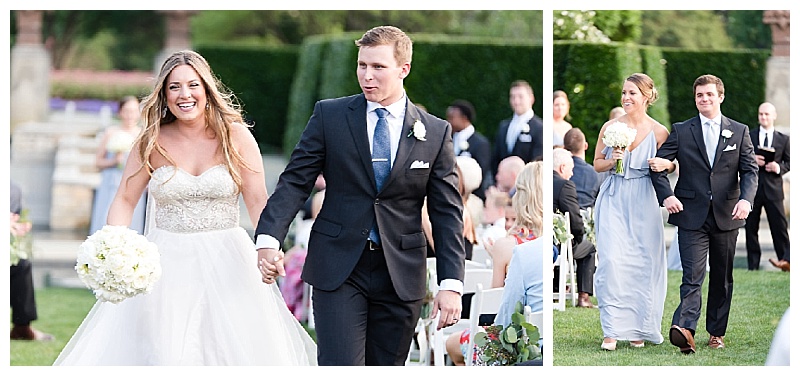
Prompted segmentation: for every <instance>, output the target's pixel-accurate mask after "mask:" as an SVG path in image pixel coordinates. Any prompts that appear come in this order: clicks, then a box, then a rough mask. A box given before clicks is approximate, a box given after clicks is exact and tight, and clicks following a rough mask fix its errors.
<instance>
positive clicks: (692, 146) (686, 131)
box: [650, 116, 758, 231]
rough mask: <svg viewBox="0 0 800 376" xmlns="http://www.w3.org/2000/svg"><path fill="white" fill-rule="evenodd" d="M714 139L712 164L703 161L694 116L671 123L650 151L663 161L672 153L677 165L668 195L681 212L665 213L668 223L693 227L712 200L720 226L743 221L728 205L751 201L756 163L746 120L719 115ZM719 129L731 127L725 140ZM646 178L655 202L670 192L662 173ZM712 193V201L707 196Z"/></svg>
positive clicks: (732, 226)
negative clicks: (666, 134)
mask: <svg viewBox="0 0 800 376" xmlns="http://www.w3.org/2000/svg"><path fill="white" fill-rule="evenodd" d="M721 123H722V124H720V140H719V143H718V144H717V153H716V156H715V158H714V167H713V168H711V165H709V163H708V156H707V154H706V147H705V141H703V126H702V125H701V124H700V117H699V116H695V117H693V118H691V119H689V120H686V121H684V122H681V123H675V124H673V125H672V132H670V134H669V137H668V138H667V140H666V141H665V142H664V144H663V145H661V148H659V149H658V152H657V153H656V156H657V157H661V158H665V159H667V160H674V159H676V158H677V160H678V161H679V163H680V165H681V170H680V177H679V178H678V182H677V184H676V185H675V191H674V195H675V197H677V198H678V199H679V200H680V201H681V203H682V204H683V211H680V212H678V213H675V214H670V215H669V221H668V222H669V223H671V224H673V225H675V226H678V227H679V228H685V229H687V230H698V229H699V228H700V227H701V226H703V223H704V222H705V220H706V217H707V214H708V208H709V205H712V204H713V212H714V220H715V221H716V222H717V226H719V228H720V229H721V230H723V231H728V230H733V229H736V228H739V227H742V226H744V222H745V221H744V220H743V219H742V220H733V215H732V213H733V208H734V206H736V203H737V202H738V201H739V200H740V199H744V200H747V201H748V202H750V204H751V205H752V203H753V199H754V198H755V195H756V189H757V188H758V165H757V164H756V161H755V157H754V155H753V143H752V142H751V141H750V133H749V131H748V128H747V126H746V125H744V124H742V123H739V122H737V121H735V120H731V119H729V118H727V117H725V116H722V120H721ZM725 130H729V131H730V132H732V136H731V137H730V138H728V139H724V137H722V133H723V132H725ZM650 178H651V179H652V181H653V186H654V187H655V190H656V195H657V196H658V202H659V204H661V205H663V203H664V199H666V198H667V197H669V196H672V195H673V190H672V189H671V188H670V184H669V180H668V178H667V172H666V171H662V172H660V173H656V172H651V173H650ZM712 196H713V198H714V199H713V200H712V199H711V198H712Z"/></svg>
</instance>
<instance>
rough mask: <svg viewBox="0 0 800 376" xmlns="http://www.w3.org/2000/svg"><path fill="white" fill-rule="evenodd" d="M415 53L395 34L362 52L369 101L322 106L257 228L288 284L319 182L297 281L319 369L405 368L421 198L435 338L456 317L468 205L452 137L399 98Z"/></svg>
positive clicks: (420, 252)
mask: <svg viewBox="0 0 800 376" xmlns="http://www.w3.org/2000/svg"><path fill="white" fill-rule="evenodd" d="M411 45H412V42H411V39H409V37H408V36H407V35H406V34H405V33H404V32H403V31H402V30H400V29H398V28H396V27H393V26H380V27H376V28H373V29H371V30H369V31H367V32H366V33H365V34H364V35H363V36H362V37H361V38H360V39H359V40H357V41H356V46H358V61H357V68H356V75H357V77H358V82H359V85H360V86H361V89H362V93H361V94H358V95H353V96H349V97H342V98H336V99H328V100H322V101H319V102H317V103H316V105H315V106H314V112H313V114H312V115H311V118H310V119H309V121H308V124H307V126H306V129H305V130H304V131H303V134H302V136H301V137H300V141H299V142H298V144H297V146H296V147H295V149H294V151H293V152H292V155H291V158H290V160H289V163H288V164H287V166H286V169H285V170H284V172H283V173H282V174H281V176H280V179H279V181H278V184H277V186H276V188H275V191H274V193H273V195H272V196H271V197H270V198H269V201H268V203H267V205H266V207H265V208H264V211H263V212H262V214H261V218H260V219H259V222H258V226H257V227H256V231H255V234H256V248H258V260H259V268H260V270H261V272H262V274H263V275H264V278H265V279H266V280H267V281H268V282H270V281H272V278H274V277H275V276H276V275H280V274H283V260H282V253H281V252H280V251H279V249H280V241H282V240H283V239H285V238H286V234H287V232H288V228H289V224H290V223H291V221H292V219H293V218H294V216H295V214H296V213H297V211H298V210H299V209H300V207H301V206H302V204H303V202H304V201H305V200H306V198H307V197H308V195H309V193H310V192H311V190H312V188H313V186H314V181H315V180H316V178H317V175H319V173H320V172H322V173H323V174H324V176H325V181H326V189H325V192H326V195H325V201H324V202H323V204H322V209H321V210H320V212H319V214H318V215H317V218H316V220H315V221H314V225H313V227H312V229H311V235H310V238H309V242H308V255H307V258H306V263H305V265H304V267H303V273H302V279H303V280H304V281H305V282H307V283H309V284H310V285H312V286H313V309H314V320H315V325H316V334H317V345H318V354H319V355H318V358H319V364H320V365H403V364H404V362H405V359H406V356H407V354H408V351H409V348H410V345H411V339H412V336H413V334H414V328H415V326H416V324H417V320H418V319H419V317H420V309H421V307H422V300H423V298H424V297H425V294H426V290H427V282H426V278H427V269H426V254H427V249H426V239H425V234H424V233H423V230H422V218H421V214H422V204H423V200H424V199H425V198H426V197H427V205H428V215H429V216H430V220H431V223H432V232H433V239H434V245H435V249H436V275H437V277H438V282H439V292H438V293H437V295H436V296H435V298H434V303H433V310H432V313H431V315H432V317H435V315H436V314H437V313H438V314H439V320H438V325H437V326H438V328H443V327H446V326H451V325H453V324H455V323H456V322H458V319H459V317H460V316H461V292H462V291H463V278H464V266H465V262H464V260H465V254H464V243H463V242H464V236H463V220H462V211H463V204H462V200H461V196H460V195H459V191H458V176H457V173H456V158H455V154H454V153H453V138H452V135H451V127H450V124H448V123H447V122H446V121H444V120H441V119H439V118H436V117H434V116H433V115H430V114H428V113H427V112H424V111H421V110H420V109H419V108H417V106H415V105H414V104H413V103H412V102H411V101H410V100H409V98H408V97H407V95H406V93H405V90H404V89H403V79H404V78H405V77H406V76H408V74H409V72H410V70H411V54H412V46H411ZM265 324H267V325H268V324H269V320H266V321H265Z"/></svg>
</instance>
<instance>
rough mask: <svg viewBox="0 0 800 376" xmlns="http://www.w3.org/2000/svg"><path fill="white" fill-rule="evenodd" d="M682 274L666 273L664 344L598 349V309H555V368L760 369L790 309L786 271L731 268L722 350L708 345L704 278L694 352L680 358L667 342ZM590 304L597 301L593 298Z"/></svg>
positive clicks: (625, 345) (678, 296) (787, 274)
mask: <svg viewBox="0 0 800 376" xmlns="http://www.w3.org/2000/svg"><path fill="white" fill-rule="evenodd" d="M680 279H681V272H679V271H670V272H669V274H668V287H667V301H666V302H665V304H664V317H663V320H662V323H661V328H662V333H663V335H664V342H663V343H661V344H660V345H653V344H651V343H649V342H648V343H647V344H646V345H645V347H644V348H638V349H637V348H631V347H630V346H628V343H627V342H622V341H620V342H618V343H617V350H616V351H604V350H601V349H600V343H601V342H602V341H603V332H602V330H601V329H600V317H599V315H600V314H599V311H598V310H597V309H585V308H576V307H568V308H567V310H566V311H563V312H561V311H553V342H554V345H553V365H554V366H673V365H675V366H683V365H685V366H728V365H737V366H759V365H764V362H765V361H766V359H767V353H768V352H769V348H770V344H771V342H772V337H773V334H774V332H775V328H776V327H777V326H778V322H779V321H780V319H781V316H782V315H783V313H784V311H785V310H786V309H787V308H788V307H789V273H781V272H775V271H763V270H762V271H748V270H746V269H740V268H737V269H734V272H733V279H734V288H733V302H732V305H731V313H730V318H729V321H728V331H727V334H726V335H725V348H724V349H719V350H711V349H710V348H709V347H708V346H707V345H706V344H707V342H708V332H706V331H705V304H706V298H707V296H708V295H707V288H708V276H706V281H705V284H704V286H703V308H702V310H701V315H700V321H699V322H698V326H697V333H696V337H695V340H696V343H697V352H696V353H695V354H692V355H683V354H681V353H680V352H679V351H678V348H677V347H675V346H672V345H671V344H670V343H669V336H668V333H669V328H670V326H671V321H672V314H673V312H674V311H675V308H676V307H677V306H678V303H680V295H679V292H678V289H679V286H680ZM593 301H594V303H596V302H597V301H596V299H594V298H593Z"/></svg>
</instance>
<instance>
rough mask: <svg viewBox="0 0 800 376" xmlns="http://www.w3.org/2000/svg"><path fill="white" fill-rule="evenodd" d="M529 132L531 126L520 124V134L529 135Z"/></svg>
mask: <svg viewBox="0 0 800 376" xmlns="http://www.w3.org/2000/svg"><path fill="white" fill-rule="evenodd" d="M530 131H531V126H530V124H528V123H524V124H522V133H529V132H530Z"/></svg>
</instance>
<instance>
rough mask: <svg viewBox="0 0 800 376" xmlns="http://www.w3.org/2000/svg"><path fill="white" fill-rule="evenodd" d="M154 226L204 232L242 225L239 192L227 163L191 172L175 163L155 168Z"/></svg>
mask: <svg viewBox="0 0 800 376" xmlns="http://www.w3.org/2000/svg"><path fill="white" fill-rule="evenodd" d="M149 190H150V195H151V197H152V198H153V199H154V200H155V205H153V207H152V212H151V213H149V215H153V216H154V224H155V227H157V228H159V229H162V230H167V231H171V232H182V233H191V232H204V231H214V230H222V229H228V228H233V227H238V226H239V195H238V194H236V193H235V192H236V186H235V184H234V182H233V179H232V178H231V175H230V173H228V169H227V168H226V167H225V165H221V164H220V165H217V166H214V167H211V168H209V169H208V170H206V171H205V172H203V173H202V174H200V175H197V176H195V175H192V174H190V173H188V172H186V171H184V170H182V169H180V168H177V167H174V166H162V167H159V168H157V169H156V170H155V171H153V177H152V179H150V184H149Z"/></svg>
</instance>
